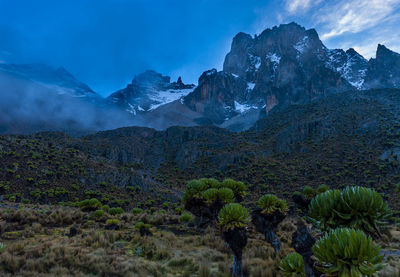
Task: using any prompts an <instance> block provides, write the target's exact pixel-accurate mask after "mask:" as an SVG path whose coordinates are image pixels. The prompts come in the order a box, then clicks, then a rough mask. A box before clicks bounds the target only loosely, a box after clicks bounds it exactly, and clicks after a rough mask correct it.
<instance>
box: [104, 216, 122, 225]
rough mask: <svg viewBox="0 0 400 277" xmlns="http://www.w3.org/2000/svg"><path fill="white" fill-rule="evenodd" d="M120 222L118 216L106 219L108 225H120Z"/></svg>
mask: <svg viewBox="0 0 400 277" xmlns="http://www.w3.org/2000/svg"><path fill="white" fill-rule="evenodd" d="M118 224H119V220H118V219H116V218H111V219H107V221H106V225H108V226H110V225H118Z"/></svg>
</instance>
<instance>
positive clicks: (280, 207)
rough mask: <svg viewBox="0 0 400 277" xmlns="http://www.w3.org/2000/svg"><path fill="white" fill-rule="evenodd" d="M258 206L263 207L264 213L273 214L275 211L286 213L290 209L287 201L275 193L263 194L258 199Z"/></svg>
mask: <svg viewBox="0 0 400 277" xmlns="http://www.w3.org/2000/svg"><path fill="white" fill-rule="evenodd" d="M257 207H259V208H261V209H263V210H262V213H264V214H272V213H274V212H275V211H278V212H280V213H282V214H285V213H286V212H287V211H288V206H287V204H286V201H285V200H282V199H279V198H278V197H276V196H275V195H273V194H266V195H263V196H261V197H260V199H258V201H257Z"/></svg>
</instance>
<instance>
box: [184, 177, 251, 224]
mask: <svg viewBox="0 0 400 277" xmlns="http://www.w3.org/2000/svg"><path fill="white" fill-rule="evenodd" d="M245 188H246V186H244V184H243V183H241V182H236V181H234V180H231V179H226V180H225V181H224V182H222V183H221V182H219V181H218V180H216V179H213V178H202V179H199V180H192V181H190V182H189V183H188V184H187V186H186V190H185V193H184V195H183V198H182V200H183V203H184V205H185V209H187V210H188V211H190V212H191V213H192V214H194V215H196V218H197V219H198V220H197V223H198V225H199V226H204V225H207V224H209V223H213V222H215V220H217V216H218V212H219V211H220V209H221V208H222V207H223V205H224V204H227V203H231V202H234V200H235V199H236V200H238V199H241V197H242V196H244V194H245V193H244V192H245Z"/></svg>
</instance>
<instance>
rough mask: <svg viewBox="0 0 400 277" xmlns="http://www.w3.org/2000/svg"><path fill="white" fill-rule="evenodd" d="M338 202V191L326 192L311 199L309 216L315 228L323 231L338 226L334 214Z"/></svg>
mask: <svg viewBox="0 0 400 277" xmlns="http://www.w3.org/2000/svg"><path fill="white" fill-rule="evenodd" d="M339 201H340V191H339V190H337V189H334V190H328V191H326V192H323V193H321V194H319V195H317V196H316V197H314V198H313V200H312V201H311V203H310V206H309V215H310V219H311V221H312V223H313V224H314V226H315V227H317V228H318V229H320V230H323V231H325V230H329V229H331V228H333V229H334V228H336V227H338V226H339V225H340V222H339V221H338V219H337V216H336V214H335V212H334V210H335V207H336V206H337V205H338V202H339Z"/></svg>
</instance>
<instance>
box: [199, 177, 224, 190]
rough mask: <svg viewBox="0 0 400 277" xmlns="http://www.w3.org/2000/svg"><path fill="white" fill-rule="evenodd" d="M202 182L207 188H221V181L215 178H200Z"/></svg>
mask: <svg viewBox="0 0 400 277" xmlns="http://www.w3.org/2000/svg"><path fill="white" fill-rule="evenodd" d="M199 182H200V183H202V184H203V186H204V187H206V188H216V189H218V188H220V187H221V183H220V182H219V181H218V180H217V179H214V178H201V179H200V180H199Z"/></svg>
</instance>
